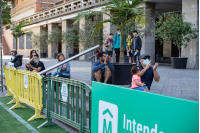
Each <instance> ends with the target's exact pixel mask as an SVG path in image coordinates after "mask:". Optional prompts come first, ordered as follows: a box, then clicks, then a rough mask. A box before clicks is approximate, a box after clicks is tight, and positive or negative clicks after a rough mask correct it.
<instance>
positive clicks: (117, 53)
mask: <svg viewBox="0 0 200 133" xmlns="http://www.w3.org/2000/svg"><path fill="white" fill-rule="evenodd" d="M115 54H116V62H119V55H120V49H119V48H116V49H115Z"/></svg>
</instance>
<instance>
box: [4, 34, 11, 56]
mask: <svg viewBox="0 0 200 133" xmlns="http://www.w3.org/2000/svg"><path fill="white" fill-rule="evenodd" d="M2 39H3V40H2V46H3V55H10V49H9V47H8V44H7V42H6V39H5V37H4V36H3V38H2Z"/></svg>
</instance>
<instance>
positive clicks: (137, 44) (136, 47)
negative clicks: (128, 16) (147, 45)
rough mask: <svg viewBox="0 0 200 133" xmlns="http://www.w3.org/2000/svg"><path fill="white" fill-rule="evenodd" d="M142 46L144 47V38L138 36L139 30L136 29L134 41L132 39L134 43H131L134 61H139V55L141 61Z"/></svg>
mask: <svg viewBox="0 0 200 133" xmlns="http://www.w3.org/2000/svg"><path fill="white" fill-rule="evenodd" d="M141 48H142V40H141V38H140V37H139V36H138V32H137V31H136V30H134V31H133V41H132V45H131V53H133V58H134V63H137V62H136V56H137V58H138V62H139V57H140V50H141ZM139 65H140V62H139Z"/></svg>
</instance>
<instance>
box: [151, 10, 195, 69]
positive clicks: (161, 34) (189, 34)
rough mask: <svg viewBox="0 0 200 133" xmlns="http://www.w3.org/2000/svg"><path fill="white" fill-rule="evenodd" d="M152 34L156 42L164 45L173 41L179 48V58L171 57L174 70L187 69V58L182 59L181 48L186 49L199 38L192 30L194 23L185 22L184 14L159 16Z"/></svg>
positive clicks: (170, 13)
mask: <svg viewBox="0 0 200 133" xmlns="http://www.w3.org/2000/svg"><path fill="white" fill-rule="evenodd" d="M154 26H155V27H154V28H153V29H152V33H153V35H154V36H155V39H156V40H160V42H161V43H162V42H163V40H165V41H172V43H173V44H174V45H175V46H177V47H178V51H179V57H171V60H172V68H174V69H186V66H187V59H188V58H187V57H181V48H183V47H184V48H186V47H187V43H188V42H190V41H191V40H192V39H195V38H197V34H196V33H197V32H198V31H197V30H196V29H195V28H192V23H190V22H187V21H185V16H184V14H177V13H173V12H169V13H165V14H163V15H158V21H156V22H155V23H154Z"/></svg>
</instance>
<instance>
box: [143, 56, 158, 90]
mask: <svg viewBox="0 0 200 133" xmlns="http://www.w3.org/2000/svg"><path fill="white" fill-rule="evenodd" d="M149 62H150V56H149V55H147V54H143V55H141V56H140V63H141V68H142V69H144V68H145V66H146V65H147V64H148V63H149ZM157 67H158V63H157V62H156V63H155V65H154V66H153V67H149V69H147V70H146V71H145V72H144V73H142V74H141V80H142V83H143V82H144V83H145V84H146V86H147V87H148V89H149V90H150V87H151V84H152V81H153V79H154V80H155V81H156V82H158V81H159V80H160V76H159V75H158V73H157V71H156V69H157Z"/></svg>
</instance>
